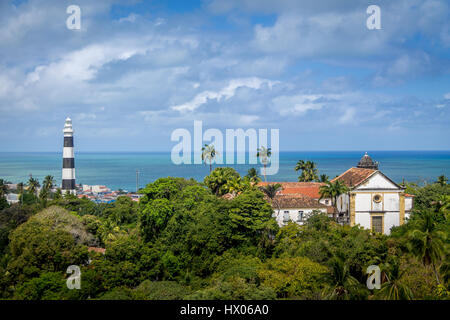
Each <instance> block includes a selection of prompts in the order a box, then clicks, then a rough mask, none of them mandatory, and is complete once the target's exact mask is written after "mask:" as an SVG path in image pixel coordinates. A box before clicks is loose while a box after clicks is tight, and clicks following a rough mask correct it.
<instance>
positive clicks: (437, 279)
mask: <svg viewBox="0 0 450 320" xmlns="http://www.w3.org/2000/svg"><path fill="white" fill-rule="evenodd" d="M431 264H432V266H433V271H434V275H435V276H436V281H437V284H438V285H440V284H441V281H440V280H439V274H438V272H437V270H436V266H435V265H434V262H432V263H431Z"/></svg>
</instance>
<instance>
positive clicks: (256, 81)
mask: <svg viewBox="0 0 450 320" xmlns="http://www.w3.org/2000/svg"><path fill="white" fill-rule="evenodd" d="M276 83H277V82H276V81H270V80H267V79H260V78H256V77H253V78H245V79H233V80H231V81H230V82H229V84H228V85H227V86H226V87H224V88H222V89H221V90H219V91H203V92H201V93H199V94H197V95H196V96H195V97H194V98H193V99H192V100H191V101H188V102H186V103H183V104H180V105H175V106H172V107H171V109H172V110H176V111H180V112H185V111H194V110H196V109H197V108H199V107H200V106H201V105H203V104H205V103H207V102H208V100H216V101H221V100H222V99H223V100H228V99H230V98H231V97H233V96H234V95H235V93H236V90H237V89H238V88H242V87H247V88H251V89H255V90H256V89H260V88H261V86H263V85H267V86H268V87H269V88H270V89H271V88H272V86H273V85H274V84H276Z"/></svg>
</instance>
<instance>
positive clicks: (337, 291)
mask: <svg viewBox="0 0 450 320" xmlns="http://www.w3.org/2000/svg"><path fill="white" fill-rule="evenodd" d="M330 263H331V266H330V267H331V272H330V273H327V274H325V275H324V276H323V280H324V282H325V283H327V286H326V288H325V290H324V292H323V293H324V296H325V297H326V298H328V299H332V300H349V299H350V298H351V297H352V293H353V292H355V291H356V290H357V289H358V287H359V286H360V283H359V282H358V280H356V278H355V277H353V276H352V275H351V274H350V271H349V268H348V266H347V265H346V264H345V263H344V261H343V260H342V259H341V258H338V257H334V258H332V259H331V261H330Z"/></svg>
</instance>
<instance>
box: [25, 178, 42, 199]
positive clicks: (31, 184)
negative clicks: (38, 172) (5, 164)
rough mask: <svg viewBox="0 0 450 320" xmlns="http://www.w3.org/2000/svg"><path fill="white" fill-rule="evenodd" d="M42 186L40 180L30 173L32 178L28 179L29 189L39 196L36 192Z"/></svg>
mask: <svg viewBox="0 0 450 320" xmlns="http://www.w3.org/2000/svg"><path fill="white" fill-rule="evenodd" d="M40 186H41V185H40V184H39V181H38V180H37V179H35V178H33V177H32V176H31V175H30V179H29V180H28V191H29V192H30V193H31V194H34V195H35V196H37V194H36V193H37V190H38V188H39V187H40Z"/></svg>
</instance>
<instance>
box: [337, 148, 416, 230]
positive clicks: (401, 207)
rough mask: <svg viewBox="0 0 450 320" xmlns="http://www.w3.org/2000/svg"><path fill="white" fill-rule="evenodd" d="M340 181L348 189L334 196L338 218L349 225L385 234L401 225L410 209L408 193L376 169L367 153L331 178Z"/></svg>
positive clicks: (410, 198)
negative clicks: (352, 165) (357, 161)
mask: <svg viewBox="0 0 450 320" xmlns="http://www.w3.org/2000/svg"><path fill="white" fill-rule="evenodd" d="M337 180H339V181H341V182H343V183H344V184H345V185H346V186H347V187H348V188H349V189H350V191H349V192H348V193H345V194H343V195H341V196H340V197H339V199H338V206H337V207H338V211H339V215H340V216H341V217H347V218H348V221H349V223H350V225H351V226H354V225H358V224H359V225H361V226H362V227H364V228H366V229H370V230H372V231H374V232H381V233H384V234H389V233H390V230H391V228H392V227H394V226H400V225H402V224H403V223H404V222H405V220H406V219H408V218H409V214H410V212H411V210H412V208H413V197H414V196H412V195H409V194H405V192H404V191H405V190H404V188H403V187H401V186H399V185H398V184H396V183H395V182H394V181H392V180H391V179H389V178H388V177H387V176H386V175H384V174H383V173H382V172H381V171H379V170H378V163H375V162H373V161H372V159H371V158H370V157H369V156H368V155H367V153H366V154H365V155H364V156H363V157H362V159H361V160H360V162H359V163H358V165H357V167H356V168H355V167H354V168H350V169H348V170H347V171H345V172H344V173H343V174H341V175H340V176H338V177H336V178H334V179H333V180H331V181H332V182H335V181H337Z"/></svg>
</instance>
